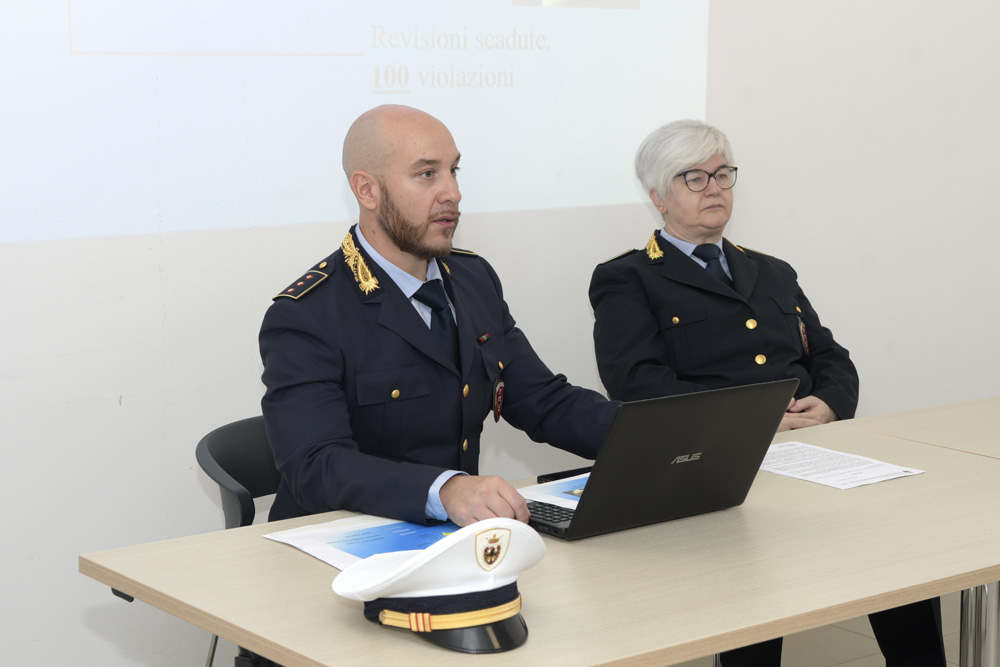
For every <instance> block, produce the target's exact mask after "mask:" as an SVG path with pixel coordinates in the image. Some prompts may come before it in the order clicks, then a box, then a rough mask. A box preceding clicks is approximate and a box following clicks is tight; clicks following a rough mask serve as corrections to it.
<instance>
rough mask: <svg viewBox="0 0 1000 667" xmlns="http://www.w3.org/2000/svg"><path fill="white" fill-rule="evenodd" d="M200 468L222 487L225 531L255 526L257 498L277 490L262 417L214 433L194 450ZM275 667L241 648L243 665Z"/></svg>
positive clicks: (239, 661) (210, 652)
mask: <svg viewBox="0 0 1000 667" xmlns="http://www.w3.org/2000/svg"><path fill="white" fill-rule="evenodd" d="M195 456H196V457H197V458H198V465H200V466H201V469H202V470H204V471H205V473H206V474H207V475H208V476H209V477H211V478H212V479H213V480H214V481H215V482H216V483H217V484H218V485H219V493H220V494H221V495H222V512H223V513H224V514H225V517H226V528H239V527H240V526H249V525H250V524H252V523H253V518H254V515H255V514H256V508H255V506H254V502H253V501H254V498H260V497H261V496H269V495H271V494H272V493H275V492H276V491H277V490H278V480H279V479H280V478H279V475H278V469H277V468H276V467H275V466H274V455H273V454H272V453H271V445H270V444H269V443H268V441H267V433H266V432H265V431H264V418H263V417H250V418H249V419H241V420H240V421H237V422H233V423H232V424H226V425H225V426H220V427H219V428H217V429H215V430H214V431H212V432H211V433H209V434H208V435H206V436H205V437H204V438H202V439H201V442H199V443H198V446H197V447H196V448H195ZM218 642H219V638H218V637H217V636H216V635H212V643H211V645H210V646H209V649H208V660H206V662H205V667H211V665H212V663H213V662H214V661H215V648H216V645H217V644H218ZM255 664H274V663H270V662H264V659H263V658H261V657H260V656H256V655H254V654H252V653H250V652H249V651H247V650H246V649H243V648H240V655H239V656H237V658H236V665H237V667H239V666H241V665H255Z"/></svg>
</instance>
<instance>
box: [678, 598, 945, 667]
mask: <svg viewBox="0 0 1000 667" xmlns="http://www.w3.org/2000/svg"><path fill="white" fill-rule="evenodd" d="M941 616H942V619H941V620H942V626H943V628H944V646H945V651H946V653H947V656H948V664H949V665H956V666H957V665H958V629H959V594H958V593H952V594H951V595H946V596H945V597H943V598H941ZM712 665H713V660H712V658H700V659H698V660H692V661H690V662H685V663H682V664H681V665H680V666H679V667H712ZM781 665H782V667H834V666H835V665H836V667H882V666H883V665H885V660H883V659H882V654H881V653H880V652H879V650H878V644H876V643H875V638H874V636H873V635H872V629H871V626H870V625H869V624H868V618H867V617H861V618H852V619H851V620H849V621H844V622H843V623H837V624H836V625H828V626H826V627H823V628H816V629H815V630H809V631H807V632H800V633H798V634H795V635H790V636H788V637H785V641H784V644H783V646H782V651H781Z"/></svg>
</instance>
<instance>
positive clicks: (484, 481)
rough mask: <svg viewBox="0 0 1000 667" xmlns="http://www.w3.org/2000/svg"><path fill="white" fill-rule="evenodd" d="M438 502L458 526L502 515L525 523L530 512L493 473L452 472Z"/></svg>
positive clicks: (516, 495) (512, 488)
mask: <svg viewBox="0 0 1000 667" xmlns="http://www.w3.org/2000/svg"><path fill="white" fill-rule="evenodd" d="M440 497H441V504H442V505H444V509H445V511H446V512H448V518H449V519H451V520H452V521H453V522H455V523H456V524H457V525H459V526H467V525H469V524H470V523H475V522H476V521H482V520H483V519H492V518H493V517H498V516H499V517H505V518H508V519H517V520H518V521H523V522H525V523H527V521H528V517H529V516H530V513H529V512H528V506H527V504H526V503H525V502H524V498H523V497H521V494H520V493H518V492H517V489H515V488H514V487H513V486H511V485H510V484H508V483H507V482H506V481H505V480H503V479H501V478H500V477H496V476H492V475H491V476H486V477H480V476H472V475H455V476H454V477H452V478H451V479H449V480H448V481H447V482H445V483H444V486H442V487H441V494H440Z"/></svg>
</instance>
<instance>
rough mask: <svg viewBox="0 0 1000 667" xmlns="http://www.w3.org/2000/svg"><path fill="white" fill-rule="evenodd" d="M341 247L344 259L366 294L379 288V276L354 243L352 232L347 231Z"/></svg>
mask: <svg viewBox="0 0 1000 667" xmlns="http://www.w3.org/2000/svg"><path fill="white" fill-rule="evenodd" d="M340 249H341V250H342V251H343V252H344V261H345V262H347V266H348V267H350V269H351V272H352V273H354V280H356V281H357V283H358V287H360V288H361V290H362V291H363V292H364V293H365V294H371V293H372V292H374V291H375V290H377V289H378V278H376V277H375V276H374V275H373V274H372V272H371V269H369V268H368V265H367V264H366V263H365V258H364V257H362V256H361V251H360V250H358V247H357V246H356V245H354V238H353V237H352V236H351V233H350V232H347V236H346V237H345V238H344V242H343V243H341V244H340Z"/></svg>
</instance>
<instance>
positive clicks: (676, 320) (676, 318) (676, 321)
mask: <svg viewBox="0 0 1000 667" xmlns="http://www.w3.org/2000/svg"><path fill="white" fill-rule="evenodd" d="M670 321H671V322H673V323H674V324H680V323H681V318H679V317H675V318H673V319H672V320H670Z"/></svg>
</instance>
